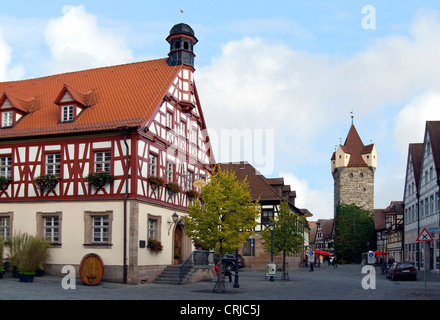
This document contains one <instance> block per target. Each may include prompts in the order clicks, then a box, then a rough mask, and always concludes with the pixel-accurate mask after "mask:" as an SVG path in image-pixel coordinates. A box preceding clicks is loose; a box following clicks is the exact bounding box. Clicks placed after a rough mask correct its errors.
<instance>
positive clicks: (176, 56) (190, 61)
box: [166, 23, 198, 68]
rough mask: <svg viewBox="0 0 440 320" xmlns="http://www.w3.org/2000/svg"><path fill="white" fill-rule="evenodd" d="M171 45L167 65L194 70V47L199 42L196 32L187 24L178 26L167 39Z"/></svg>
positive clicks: (172, 29)
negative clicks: (188, 67)
mask: <svg viewBox="0 0 440 320" xmlns="http://www.w3.org/2000/svg"><path fill="white" fill-rule="evenodd" d="M166 40H167V41H168V43H169V44H170V53H168V60H167V63H168V65H170V66H177V65H181V64H184V65H188V66H191V67H193V68H194V57H195V54H194V51H193V49H194V45H195V44H196V43H197V42H198V40H197V38H196V37H195V35H194V30H193V29H192V28H191V27H190V26H189V25H187V24H185V23H179V24H176V25H175V26H174V27H172V28H171V30H170V35H169V36H168V37H167V39H166Z"/></svg>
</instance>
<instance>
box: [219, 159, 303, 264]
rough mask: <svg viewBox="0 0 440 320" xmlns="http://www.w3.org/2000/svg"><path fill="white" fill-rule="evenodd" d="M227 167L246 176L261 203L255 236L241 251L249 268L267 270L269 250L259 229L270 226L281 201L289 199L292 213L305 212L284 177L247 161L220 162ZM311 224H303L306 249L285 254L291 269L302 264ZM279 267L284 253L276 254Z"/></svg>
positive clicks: (252, 193)
mask: <svg viewBox="0 0 440 320" xmlns="http://www.w3.org/2000/svg"><path fill="white" fill-rule="evenodd" d="M218 166H219V167H221V168H222V169H224V170H230V171H232V172H234V173H235V175H236V177H237V180H239V181H243V180H244V179H247V182H248V184H249V191H250V195H251V197H252V199H253V200H254V201H257V200H258V201H259V203H260V205H261V215H260V219H259V221H258V225H257V227H256V228H255V235H254V236H252V237H251V239H248V241H247V242H246V243H245V244H244V245H243V247H242V249H241V250H240V251H239V253H240V254H242V255H243V257H244V258H245V261H246V267H249V268H253V269H264V268H265V267H266V262H267V261H270V253H268V252H265V250H264V248H263V244H262V243H263V240H262V238H261V235H260V234H259V232H261V231H262V230H263V229H264V228H267V227H268V225H269V222H270V220H271V219H273V218H274V217H276V215H277V213H278V211H279V206H280V204H281V201H283V200H286V201H287V202H288V204H289V206H290V209H291V212H292V213H293V214H298V215H303V214H304V213H303V211H302V210H300V209H298V208H297V207H296V206H295V198H296V191H293V190H291V187H290V185H285V184H284V178H266V177H264V176H263V175H262V174H261V173H260V172H258V170H256V169H255V168H254V167H253V166H252V165H251V164H249V163H248V162H245V161H242V162H236V163H220V164H218ZM309 231H310V229H309V226H308V225H306V226H304V238H305V243H304V250H303V251H302V252H300V253H297V254H290V255H289V256H288V257H286V263H287V267H288V268H297V267H299V266H300V265H301V263H302V261H303V259H304V255H305V253H306V249H307V247H308V239H309ZM274 262H276V263H277V267H278V268H281V267H282V256H281V254H280V255H278V256H275V257H274Z"/></svg>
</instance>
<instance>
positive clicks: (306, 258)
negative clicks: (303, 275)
mask: <svg viewBox="0 0 440 320" xmlns="http://www.w3.org/2000/svg"><path fill="white" fill-rule="evenodd" d="M308 262H309V255H307V254H306V256H305V257H304V263H305V265H306V268H307V267H308Z"/></svg>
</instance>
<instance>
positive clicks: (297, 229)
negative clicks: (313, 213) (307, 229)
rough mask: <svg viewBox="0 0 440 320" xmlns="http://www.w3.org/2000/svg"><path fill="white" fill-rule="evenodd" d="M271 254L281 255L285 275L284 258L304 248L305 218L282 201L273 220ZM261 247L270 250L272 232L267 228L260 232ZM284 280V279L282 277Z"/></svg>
mask: <svg viewBox="0 0 440 320" xmlns="http://www.w3.org/2000/svg"><path fill="white" fill-rule="evenodd" d="M273 221H274V223H275V228H274V230H273V254H274V255H278V254H279V253H282V255H283V266H282V270H283V275H285V274H286V256H287V255H288V254H291V253H293V254H295V253H299V252H301V251H302V249H303V246H304V226H305V224H306V217H305V216H304V215H302V216H299V215H298V214H296V213H294V212H293V211H292V210H291V208H290V206H289V204H288V202H287V201H285V200H283V201H282V202H281V204H280V208H279V212H278V215H277V216H276V217H275V218H274V220H273ZM261 234H262V238H263V247H264V249H265V251H267V252H271V250H272V232H271V231H270V229H269V228H265V229H264V230H263V231H262V233H261ZM283 279H285V277H283Z"/></svg>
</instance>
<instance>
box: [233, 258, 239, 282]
mask: <svg viewBox="0 0 440 320" xmlns="http://www.w3.org/2000/svg"><path fill="white" fill-rule="evenodd" d="M238 278H239V276H238V250H235V275H234V286H233V287H234V288H240V285H239V284H238Z"/></svg>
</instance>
